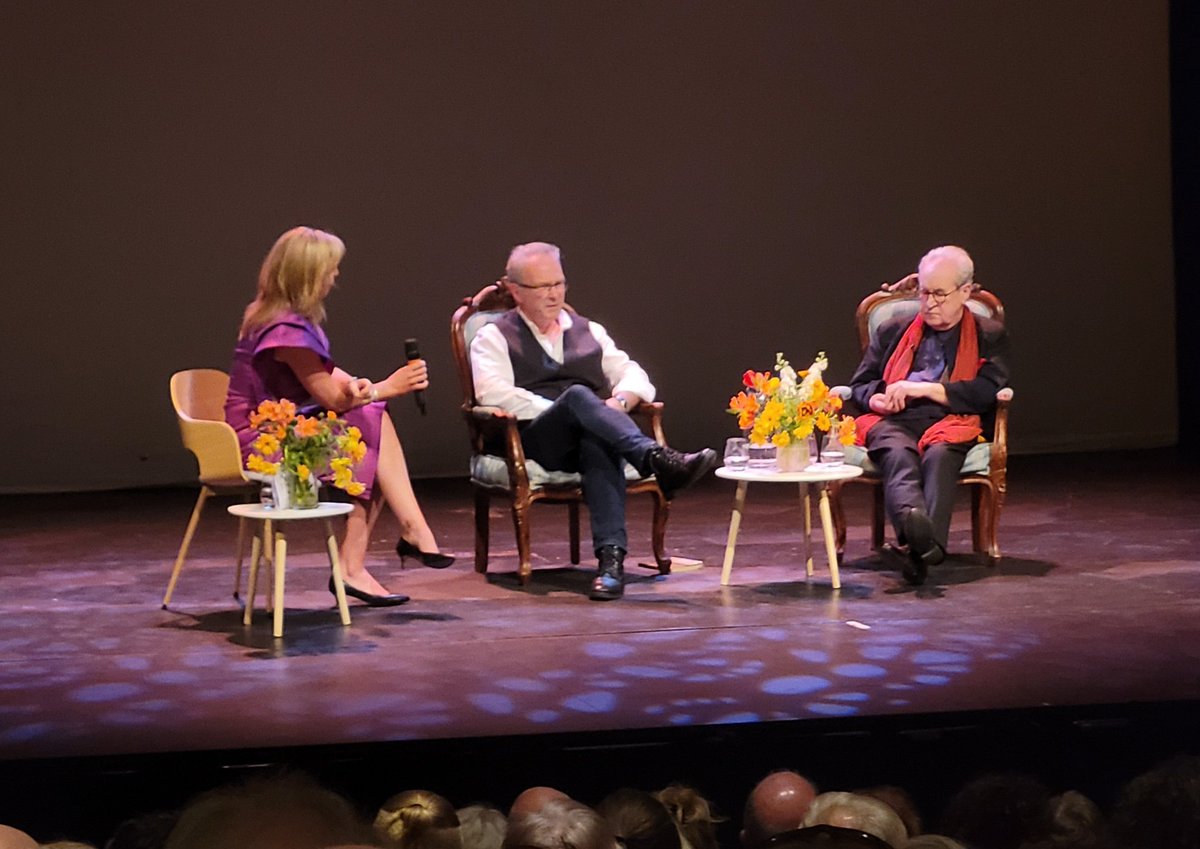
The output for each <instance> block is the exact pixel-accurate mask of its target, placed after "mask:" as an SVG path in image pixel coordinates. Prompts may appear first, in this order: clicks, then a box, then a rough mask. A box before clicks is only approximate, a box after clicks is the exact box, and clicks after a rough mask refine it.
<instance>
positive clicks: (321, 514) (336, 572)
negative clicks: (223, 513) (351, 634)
mask: <svg viewBox="0 0 1200 849" xmlns="http://www.w3.org/2000/svg"><path fill="white" fill-rule="evenodd" d="M353 509H354V505H352V504H342V503H340V502H336V501H322V502H320V503H319V504H318V505H317V506H316V507H312V508H309V509H305V510H296V509H288V510H279V509H277V508H275V507H267V506H265V505H263V504H231V505H230V506H229V512H230V513H232V514H233V515H234V516H238V517H241V518H244V519H257V520H259V521H261V522H262V523H263V532H262V538H261V540H260V538H259V536H258V534H255V536H254V542H253V544H252V546H251V548H250V583H249V586H248V587H247V588H246V589H247V593H246V612H245V614H244V615H243V617H242V622H243V623H245V624H246V625H249V624H250V617H251V615H252V614H253V612H254V590H255V583H256V581H257V579H258V563H259V560H260V559H261V558H262V554H263V547H265V546H273V548H274V552H275V557H274V560H275V596H274V601H273V605H274V608H275V610H274V613H275V622H274V627H273V629H272V631H271V633H272V635H274V636H276V637H282V636H283V570H284V567H285V566H286V564H287V536H286V535H285V534H284V531H283V527H282V526H283V525H284V524H285V523H286V522H299V521H303V520H305V519H321V520H323V521H324V522H325V547H326V549H327V550H328V551H329V568H330V571H331V572H332V573H333V586H334V591H335V595H336V596H337V606H338V613H340V614H341V617H342V624H343V625H349V624H350V609H349V608H348V607H347V606H346V586H345V584H344V583H343V581H342V565H341V563H340V562H338V550H337V541H336V540H335V539H334V535H333V524H332V523H331V522H330V521H329V520H330V519H332V518H333V517H334V516H344V515H346V514H347V513H349V512H350V511H351V510H353ZM272 530H273V531H274V533H272Z"/></svg>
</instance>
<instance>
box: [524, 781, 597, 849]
mask: <svg viewBox="0 0 1200 849" xmlns="http://www.w3.org/2000/svg"><path fill="white" fill-rule="evenodd" d="M544 789H548V788H544ZM515 807H516V805H515V804H514V809H515ZM568 848H569V849H617V841H616V838H615V837H613V833H612V829H611V828H609V826H608V823H607V822H605V820H604V817H602V816H600V815H599V814H598V813H596V812H595V811H593V810H592V809H591V808H589V807H588V806H587V805H582V804H580V803H579V802H576V801H574V800H572V799H562V798H560V799H548V800H546V802H545V804H543V805H541V806H540V807H539V808H538V809H537V810H534V811H530V812H528V813H520V812H517V813H513V814H510V815H509V818H508V832H507V833H506V834H505V835H504V844H503V849H568Z"/></svg>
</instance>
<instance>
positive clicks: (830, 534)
mask: <svg viewBox="0 0 1200 849" xmlns="http://www.w3.org/2000/svg"><path fill="white" fill-rule="evenodd" d="M862 473H863V470H862V469H861V468H859V467H858V466H846V465H842V466H828V467H826V466H809V467H808V468H807V469H805V470H804V471H802V472H777V471H774V470H773V469H731V468H729V467H728V466H722V467H721V468H719V469H717V471H716V475H717V477H719V478H725V479H726V480H731V481H737V493H736V494H735V495H734V496H733V515H732V516H731V517H730V519H729V538H728V541H727V542H726V543H725V562H724V564H723V565H722V566H721V586H728V585H729V577H730V575H731V574H732V572H733V551H734V548H735V547H736V545H737V535H738V528H739V527H740V526H741V524H742V510H743V508H745V506H746V489H747V488H748V487H749V485H750V484H751V482H757V483H796V484H799V485H800V505H801V508H802V509H803V511H804V558H805V569H806V572H807V575H808V577H810V578H811V577H812V573H813V558H812V514H811V512H810V510H809V488H810V487H812V486H813V485H816V486H817V487H818V489H819V491H820V501H819V504H818V511H819V512H820V514H821V529H822V531H823V532H824V535H825V553H826V555H827V556H828V558H829V575H830V577H831V578H832V580H833V588H834V589H835V590H836V589H838V588H839V587H840V586H841V585H842V579H841V577H840V576H839V575H838V562H837V540H836V539H835V537H834V530H833V516H832V513H831V511H830V509H829V483H830V482H831V481H844V480H849V479H850V478H856V477H858V476H859V475H861V474H862Z"/></svg>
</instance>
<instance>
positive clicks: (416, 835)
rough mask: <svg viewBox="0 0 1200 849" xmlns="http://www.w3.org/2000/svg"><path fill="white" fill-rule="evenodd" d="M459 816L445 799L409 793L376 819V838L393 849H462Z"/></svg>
mask: <svg viewBox="0 0 1200 849" xmlns="http://www.w3.org/2000/svg"><path fill="white" fill-rule="evenodd" d="M458 825H459V824H458V814H456V813H455V811H454V806H453V805H452V804H450V802H449V801H448V800H447V799H446V798H445V797H443V796H439V795H438V794H437V793H432V792H430V791H428V790H405V791H404V792H403V793H397V794H396V795H395V796H392V797H391V798H390V799H388V800H387V801H386V802H384V803H383V806H382V807H380V809H379V813H378V814H376V815H375V825H374V829H375V837H376V838H377V839H378V840H379V841H380V842H382V843H383V844H384V845H385V846H389V847H393V849H462V837H461V836H460V835H459V830H458Z"/></svg>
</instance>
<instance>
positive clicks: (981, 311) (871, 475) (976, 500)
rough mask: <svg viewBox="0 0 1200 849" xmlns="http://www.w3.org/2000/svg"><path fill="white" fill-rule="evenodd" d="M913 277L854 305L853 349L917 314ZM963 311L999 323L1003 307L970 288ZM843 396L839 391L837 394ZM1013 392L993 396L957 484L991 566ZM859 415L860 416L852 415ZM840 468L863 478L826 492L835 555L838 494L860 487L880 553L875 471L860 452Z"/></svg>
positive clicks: (840, 518) (840, 540) (841, 535)
mask: <svg viewBox="0 0 1200 849" xmlns="http://www.w3.org/2000/svg"><path fill="white" fill-rule="evenodd" d="M915 287H916V275H915V274H914V275H910V277H907V278H904V279H903V280H901V281H900V282H899V283H897V284H893V285H890V286H884V287H883V288H882V289H881V290H880V291H878V292H873V293H872V294H870V295H868V296H867V297H865V298H863V300H862V301H861V302H860V303H859V305H858V309H856V310H855V312H854V322H855V326H856V328H857V330H858V343H859V347H860V349H861V350H862V351H866V349H867V346H868V345H869V344H870V342H871V339H872V338H873V337H874V335H875V332H876V330H877V329H878V328H879V327H880V325H882V324H883V323H884V322H886V321H888V320H889V319H892V318H897V317H902V316H903V317H908V318H911V317H913V316H915V315H916V314H917V310H918V309H919V305H918V303H917V300H916V294H915ZM967 307H968V308H969V309H970V310H972V311H973V312H974V313H975V314H976V315H978V316H983V317H985V318H990V319H992V320H993V321H998V322H1000V323H1001V324H1003V323H1004V304H1002V303H1001V302H1000V299H999V298H997V297H996V296H995V295H994V294H992V293H991V292H989V291H987V290H986V289H982V288H980V287H979V286H978V284H976V285H975V287H974V290H973V291H972V293H971V298H970V300H969V301H967ZM842 390H844V391H842ZM833 391H838V392H839V393H840V394H842V395H843V397H847V396H848V395H849V389H848V387H835V388H834V390H833ZM1012 397H1013V391H1012V389H1011V388H1009V387H1005V388H1003V389H1001V390H1000V391H999V392H997V393H996V414H995V422H994V424H993V427H992V433H991V441H989V442H980V443H979V444H977V445H975V446H974V447H972V448H971V450H970V451H968V452H967V456H966V460H965V461H964V462H963V468H962V472H961V473H960V474H959V478H958V482H959V483H960V484H962V485H965V486H969V487H971V542H972V547H973V549H974V550H975V551H976V552H978V553H982V554H987V555H988V557H989V558H990V559H991V560H992V562H995V561H996V560H998V559H1000V543H999V541H998V539H997V526H998V524H999V521H1000V511H1001V510H1002V509H1003V507H1004V498H1005V496H1006V494H1007V493H1008V408H1009V404H1010V403H1011V402H1012ZM855 412H861V411H855ZM846 462H847V463H853V464H854V465H857V466H862V469H863V475H862V477H859V478H853V479H851V480H848V481H845V482H843V483H839V484H834V485H833V486H832V487H831V490H832V494H833V514H834V524H835V526H836V529H837V547H838V552H839V553H841V552H842V551H843V550H844V549H845V546H846V521H845V515H844V513H843V511H842V500H841V488H842V486H844V485H849V484H856V483H863V484H867V485H869V486H870V487H871V488H872V490H873V496H874V499H873V502H872V509H871V547H872V548H873V549H879V548H882V547H883V524H884V523H883V519H884V510H883V486H882V485H881V484H882V481H881V479H880V477H879V470H878V469H877V468H876V467H875V464H874V463H872V462H871V460H870V458H869V457H867V452H866V450H865V449H863V448H861V447H851V448H850V449H849V450H847V452H846Z"/></svg>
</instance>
